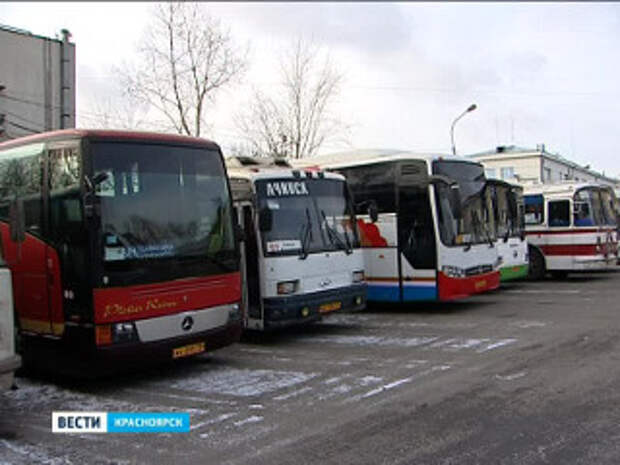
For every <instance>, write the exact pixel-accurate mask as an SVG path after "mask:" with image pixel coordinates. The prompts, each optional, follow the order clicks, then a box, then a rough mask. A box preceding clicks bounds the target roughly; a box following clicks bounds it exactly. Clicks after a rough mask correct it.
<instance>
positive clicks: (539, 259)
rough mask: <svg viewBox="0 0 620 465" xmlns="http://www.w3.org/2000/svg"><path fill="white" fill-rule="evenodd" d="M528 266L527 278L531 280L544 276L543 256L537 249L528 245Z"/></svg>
mask: <svg viewBox="0 0 620 465" xmlns="http://www.w3.org/2000/svg"><path fill="white" fill-rule="evenodd" d="M529 254H530V266H529V271H528V278H530V279H532V280H539V279H543V278H544V277H545V257H543V255H542V253H540V251H539V250H538V249H535V248H533V247H530V250H529Z"/></svg>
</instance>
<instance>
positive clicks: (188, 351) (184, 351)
mask: <svg viewBox="0 0 620 465" xmlns="http://www.w3.org/2000/svg"><path fill="white" fill-rule="evenodd" d="M204 351H205V343H204V342H198V343H196V344H189V345H186V346H182V347H177V348H176V349H172V358H180V357H189V356H190V355H194V354H199V353H201V352H204Z"/></svg>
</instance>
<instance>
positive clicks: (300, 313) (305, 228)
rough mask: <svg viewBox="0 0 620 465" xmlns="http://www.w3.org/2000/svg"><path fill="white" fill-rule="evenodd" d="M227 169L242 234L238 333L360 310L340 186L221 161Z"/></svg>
mask: <svg viewBox="0 0 620 465" xmlns="http://www.w3.org/2000/svg"><path fill="white" fill-rule="evenodd" d="M284 163H286V162H284ZM227 169H228V176H229V179H230V183H231V189H232V192H233V201H234V204H235V206H236V212H237V216H238V219H239V224H240V226H241V227H242V229H243V230H244V233H245V241H244V247H243V257H242V263H243V264H244V266H242V268H244V269H243V270H242V273H243V276H244V280H245V286H244V292H245V298H244V299H243V301H244V307H245V315H246V316H245V322H246V324H245V326H246V328H248V329H254V330H269V329H276V328H282V327H285V326H290V325H294V324H299V323H306V322H311V321H316V320H318V319H320V318H321V317H322V316H324V315H326V314H329V313H332V312H335V311H346V310H350V311H356V310H362V309H363V308H365V306H366V283H365V282H364V259H363V256H362V251H361V249H360V242H359V236H358V232H357V228H356V226H355V213H354V210H353V204H352V202H351V198H350V194H349V190H348V187H347V184H346V182H345V179H344V178H343V177H342V176H340V175H337V174H334V173H323V172H312V171H301V170H295V169H292V168H291V167H290V166H288V167H286V166H284V167H283V166H277V165H276V164H275V163H274V162H273V160H271V161H265V160H264V159H259V158H250V157H231V158H228V159H227Z"/></svg>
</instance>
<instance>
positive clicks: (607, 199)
mask: <svg viewBox="0 0 620 465" xmlns="http://www.w3.org/2000/svg"><path fill="white" fill-rule="evenodd" d="M600 193H601V203H602V205H603V213H604V215H605V224H608V225H615V224H616V211H615V199H614V194H613V191H612V190H609V189H601V191H600Z"/></svg>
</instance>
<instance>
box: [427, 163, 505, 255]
mask: <svg viewBox="0 0 620 465" xmlns="http://www.w3.org/2000/svg"><path fill="white" fill-rule="evenodd" d="M433 174H437V175H443V176H446V177H448V178H450V179H452V180H454V181H456V182H458V185H459V187H460V192H461V204H462V219H460V220H458V221H457V220H456V219H455V218H454V215H453V212H452V209H451V208H450V202H449V200H448V199H449V198H450V192H449V191H450V189H451V187H450V186H448V185H446V184H443V183H440V184H436V185H435V188H436V189H435V196H436V197H435V199H436V203H437V210H438V216H439V231H440V236H441V241H442V242H443V243H444V244H445V245H448V246H452V245H466V244H480V243H483V242H488V241H490V240H494V239H495V231H493V228H491V227H490V225H489V223H490V218H489V217H488V214H487V208H486V198H485V195H484V187H485V183H486V179H485V176H484V169H483V168H482V166H480V165H478V164H476V163H467V162H461V161H447V160H439V161H434V162H433Z"/></svg>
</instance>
